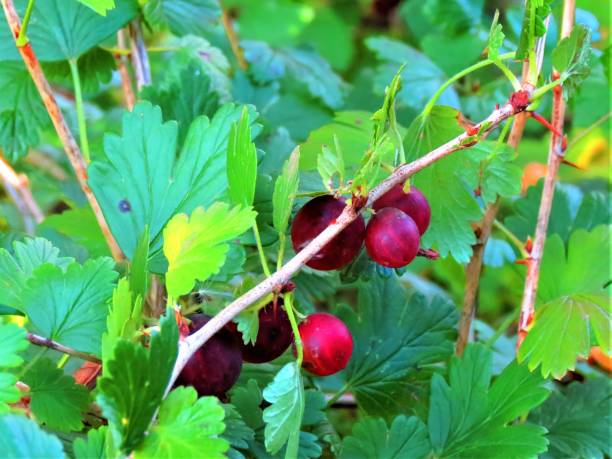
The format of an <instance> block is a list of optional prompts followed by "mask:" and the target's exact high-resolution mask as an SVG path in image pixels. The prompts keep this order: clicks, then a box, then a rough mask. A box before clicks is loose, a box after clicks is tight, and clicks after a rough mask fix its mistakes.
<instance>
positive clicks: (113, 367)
mask: <svg viewBox="0 0 612 459" xmlns="http://www.w3.org/2000/svg"><path fill="white" fill-rule="evenodd" d="M160 325H161V330H160V332H159V333H157V334H155V335H153V337H152V338H151V344H150V346H149V348H148V349H146V348H144V347H143V346H142V345H140V344H137V343H131V342H128V341H119V342H118V343H117V345H116V346H115V355H114V359H113V360H111V361H110V362H108V365H107V367H106V368H105V373H104V376H103V377H102V378H100V379H98V389H99V393H98V396H97V398H96V401H97V403H98V404H99V405H100V407H101V408H102V412H103V413H104V416H105V417H106V418H107V419H108V421H109V425H110V428H111V430H112V431H113V432H114V434H115V437H116V438H117V439H118V441H117V444H118V445H119V448H120V449H121V451H123V452H124V453H126V454H129V453H130V452H131V451H133V450H134V449H135V448H137V447H138V445H139V444H140V443H141V442H142V440H143V439H144V437H145V432H147V431H148V429H149V425H150V424H151V421H152V420H153V416H154V415H155V412H156V411H157V409H158V407H159V405H160V403H161V401H162V397H163V395H164V392H165V390H166V385H167V384H168V381H169V380H170V376H171V374H172V368H173V367H174V362H175V360H176V356H177V354H178V327H177V325H176V320H175V318H174V314H173V313H172V311H171V310H168V312H167V314H166V316H164V317H163V318H162V320H161V323H160Z"/></svg>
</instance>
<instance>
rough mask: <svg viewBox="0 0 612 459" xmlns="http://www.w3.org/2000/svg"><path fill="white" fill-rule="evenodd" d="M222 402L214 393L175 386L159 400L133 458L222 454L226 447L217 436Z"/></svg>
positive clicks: (212, 458)
mask: <svg viewBox="0 0 612 459" xmlns="http://www.w3.org/2000/svg"><path fill="white" fill-rule="evenodd" d="M224 416H225V412H224V410H223V406H221V404H220V403H219V400H218V399H217V398H216V397H202V398H199V399H198V394H197V393H196V391H195V389H194V388H193V387H177V388H176V389H174V390H173V391H172V392H170V394H168V397H166V399H165V400H164V401H163V402H162V405H161V408H160V410H159V419H158V421H157V423H156V425H155V426H154V427H153V429H151V431H150V432H149V434H148V435H147V436H146V437H145V440H144V441H143V443H142V445H141V446H140V447H139V448H138V449H137V450H136V454H135V457H136V458H175V457H206V458H208V459H217V458H224V457H225V455H224V454H223V453H224V452H225V451H227V449H228V448H229V443H228V442H227V440H225V439H223V438H221V437H220V435H221V434H222V433H223V430H224V429H225V424H224V423H223V418H224Z"/></svg>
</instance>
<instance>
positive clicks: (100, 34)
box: [0, 0, 137, 62]
mask: <svg viewBox="0 0 612 459" xmlns="http://www.w3.org/2000/svg"><path fill="white" fill-rule="evenodd" d="M90 1H91V0H90ZM95 1H97V2H98V3H99V2H100V1H104V0H95ZM107 1H108V0H107ZM27 3H28V2H27V1H26V0H17V1H15V6H16V8H17V12H18V13H19V17H23V14H24V10H25V7H26V4H27ZM136 13H137V4H136V2H132V1H122V2H118V4H117V6H116V7H115V8H113V9H112V10H111V11H110V12H109V13H108V14H107V15H106V16H105V17H103V16H100V15H99V14H97V13H96V12H94V11H93V10H92V9H91V8H89V7H87V6H85V5H83V4H82V3H79V2H76V1H70V2H66V1H65V0H48V1H44V2H36V3H35V4H34V9H33V10H32V16H31V18H30V24H29V27H28V39H29V40H30V42H31V43H32V47H33V48H34V49H35V50H36V57H37V58H38V60H40V61H41V62H47V61H63V60H68V59H73V58H76V57H78V56H80V55H81V54H83V53H85V52H86V51H88V50H90V49H91V48H93V47H94V46H96V45H98V44H99V43H100V42H102V41H103V40H104V39H105V38H107V37H110V36H111V35H114V34H115V32H116V31H117V30H119V29H120V28H121V27H123V26H124V25H125V24H127V23H128V22H129V21H130V20H132V19H133V18H134V17H135V16H136ZM68 25H69V26H68ZM0 60H9V61H18V60H21V58H20V57H19V53H18V52H17V48H16V47H15V40H14V39H13V36H12V34H11V32H10V30H9V28H8V26H7V25H6V22H3V23H2V24H0Z"/></svg>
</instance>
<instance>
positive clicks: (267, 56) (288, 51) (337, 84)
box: [241, 40, 346, 109]
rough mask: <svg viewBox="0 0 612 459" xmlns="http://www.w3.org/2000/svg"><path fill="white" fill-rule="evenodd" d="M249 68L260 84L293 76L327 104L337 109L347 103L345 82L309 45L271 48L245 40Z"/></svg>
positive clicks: (244, 45)
mask: <svg viewBox="0 0 612 459" xmlns="http://www.w3.org/2000/svg"><path fill="white" fill-rule="evenodd" d="M241 46H242V48H243V49H244V57H245V58H246V60H247V61H248V62H249V64H250V66H249V71H250V72H251V73H252V75H253V76H254V78H255V79H256V80H257V81H258V82H259V83H268V82H270V81H274V80H278V79H282V78H291V79H293V80H296V81H298V82H300V83H302V84H304V85H305V86H306V88H307V89H308V92H309V93H310V94H311V95H312V96H313V97H317V98H319V99H321V100H322V101H323V103H325V105H327V106H328V107H329V108H332V109H338V108H340V107H341V106H342V104H343V102H344V97H345V95H346V83H344V81H342V79H341V78H340V77H339V76H338V75H337V74H336V73H334V71H333V70H332V68H331V67H330V65H329V63H328V62H327V61H326V60H325V59H323V58H322V57H321V56H320V55H319V54H318V53H317V52H316V51H314V50H311V49H308V48H272V47H271V46H269V45H268V44H267V43H264V42H259V41H250V40H243V41H242V42H241Z"/></svg>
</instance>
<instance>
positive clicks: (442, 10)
mask: <svg viewBox="0 0 612 459" xmlns="http://www.w3.org/2000/svg"><path fill="white" fill-rule="evenodd" d="M484 3H485V2H484V0H430V1H428V2H427V3H424V4H423V13H424V14H425V16H427V17H428V18H429V20H430V21H431V22H432V23H433V24H436V25H437V26H438V27H439V28H440V29H441V30H442V31H443V32H444V33H445V34H447V35H449V36H452V35H458V34H460V33H462V32H464V31H465V30H468V29H470V28H473V27H477V26H479V25H480V23H481V19H482V13H483V9H484Z"/></svg>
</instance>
